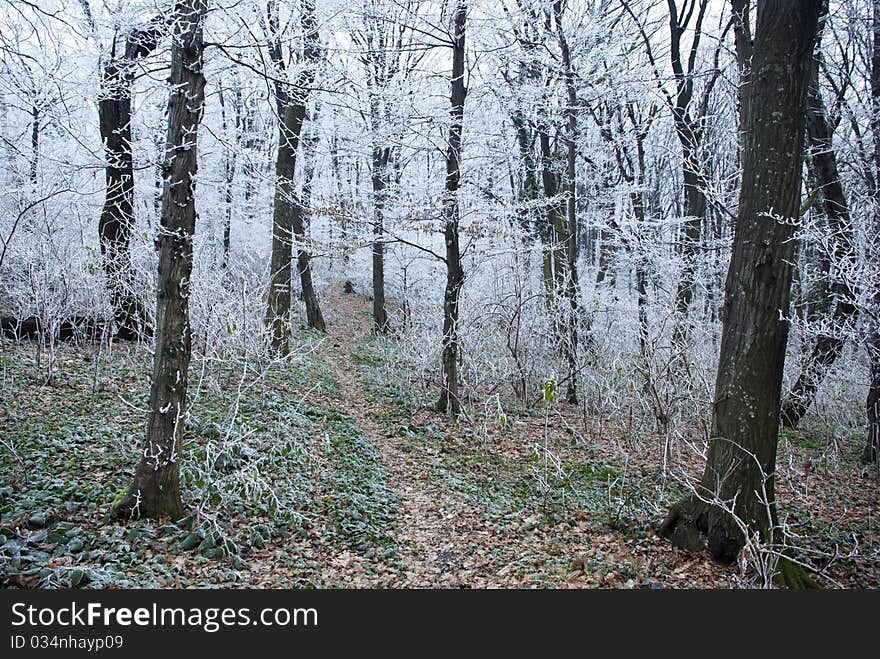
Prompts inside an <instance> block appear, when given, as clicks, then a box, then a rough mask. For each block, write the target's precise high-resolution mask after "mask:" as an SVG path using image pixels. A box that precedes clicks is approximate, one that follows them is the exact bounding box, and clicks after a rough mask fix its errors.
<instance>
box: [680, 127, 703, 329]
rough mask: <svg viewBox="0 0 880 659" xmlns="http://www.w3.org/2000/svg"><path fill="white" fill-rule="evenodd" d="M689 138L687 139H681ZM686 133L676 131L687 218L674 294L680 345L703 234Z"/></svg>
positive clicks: (693, 154)
mask: <svg viewBox="0 0 880 659" xmlns="http://www.w3.org/2000/svg"><path fill="white" fill-rule="evenodd" d="M685 134H690V135H691V137H688V136H684V135H685ZM692 134H693V133H692V131H690V130H689V129H685V128H681V129H679V139H680V140H681V143H682V152H683V158H684V165H683V167H682V173H683V176H684V214H685V216H686V217H687V220H685V223H684V232H683V235H682V243H681V254H682V261H683V266H682V271H681V278H680V279H679V282H678V288H677V289H676V292H675V311H676V314H677V315H678V322H677V324H676V326H675V336H676V342H677V343H680V342H681V341H683V340H684V339H685V338H686V337H687V335H688V331H687V323H686V320H687V317H688V313H689V310H690V307H691V302H693V299H694V287H695V282H696V272H697V259H698V257H699V255H700V237H701V236H702V234H703V218H704V216H705V215H706V195H705V193H704V192H703V189H702V187H701V185H700V176H699V173H698V172H697V170H696V166H697V163H696V158H697V154H696V148H695V147H694V146H692V145H690V144H689V141H691V140H693V139H696V138H694V137H692Z"/></svg>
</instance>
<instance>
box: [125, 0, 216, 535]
mask: <svg viewBox="0 0 880 659" xmlns="http://www.w3.org/2000/svg"><path fill="white" fill-rule="evenodd" d="M177 7H178V9H177V14H178V15H177V20H176V21H175V33H174V35H173V45H172V47H171V95H170V98H169V101H168V140H167V148H166V159H165V172H166V175H167V176H166V179H165V186H164V188H163V192H162V225H161V227H160V228H159V236H158V238H157V243H158V246H159V278H158V285H157V292H156V351H155V356H154V361H153V381H152V388H151V390H150V417H149V421H148V423H147V433H146V441H145V444H144V450H143V457H142V458H141V462H140V464H139V465H138V468H137V472H136V473H135V477H134V482H133V483H132V484H131V486H130V487H129V489H128V492H127V493H126V494H125V495H124V496H123V497H122V498H121V499H120V500H119V501H117V502H114V510H115V512H116V514H118V515H120V516H124V517H152V518H159V517H163V516H166V515H167V516H169V517H170V518H171V519H172V520H174V519H178V518H180V517H182V516H183V504H182V502H181V500H180V462H179V458H180V452H181V449H182V440H183V424H184V418H185V416H186V406H187V402H186V393H187V380H188V370H189V362H190V354H191V342H192V335H191V329H190V325H189V297H190V285H191V275H192V267H193V236H194V235H195V223H196V208H195V178H196V171H197V167H198V161H197V148H198V130H199V123H200V121H201V118H202V112H203V109H204V100H205V76H204V72H203V61H202V58H203V51H204V43H203V38H202V24H203V22H204V18H205V15H206V13H207V2H205V0H188V1H187V2H180V3H178V5H177Z"/></svg>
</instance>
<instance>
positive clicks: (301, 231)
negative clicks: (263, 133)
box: [291, 116, 327, 332]
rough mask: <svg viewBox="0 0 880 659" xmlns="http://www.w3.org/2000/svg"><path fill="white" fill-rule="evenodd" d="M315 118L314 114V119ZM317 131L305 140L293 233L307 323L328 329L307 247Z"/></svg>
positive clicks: (324, 330) (295, 204) (312, 326)
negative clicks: (313, 279) (316, 290)
mask: <svg viewBox="0 0 880 659" xmlns="http://www.w3.org/2000/svg"><path fill="white" fill-rule="evenodd" d="M314 120H315V117H314V116H313V117H312V121H314ZM317 137H318V136H317V133H315V134H314V135H313V137H311V138H310V139H307V140H305V141H304V142H303V148H304V152H303V160H304V162H305V166H304V167H303V180H302V190H301V191H300V195H299V197H298V198H297V199H296V200H295V202H294V205H293V218H292V220H291V222H292V225H293V233H294V235H295V236H296V240H297V249H296V265H297V272H298V273H299V281H300V286H301V287H302V297H303V302H305V305H306V322H307V323H308V325H309V327H311V328H312V329H316V330H318V331H319V332H326V331H327V327H326V326H325V324H324V316H323V315H322V314H321V305H320V303H319V302H318V294H317V293H316V292H315V285H314V284H313V282H312V254H311V252H310V251H309V249H308V247H307V246H306V240H307V239H308V236H307V231H306V229H307V227H308V217H307V215H306V213H307V211H308V208H309V206H310V205H311V200H312V175H313V174H314V171H315V149H316V148H317V141H318V140H317Z"/></svg>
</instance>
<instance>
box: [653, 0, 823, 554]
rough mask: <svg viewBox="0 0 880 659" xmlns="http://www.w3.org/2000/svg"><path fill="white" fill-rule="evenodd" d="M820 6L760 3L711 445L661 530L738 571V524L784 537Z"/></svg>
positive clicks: (778, 0) (797, 0)
mask: <svg viewBox="0 0 880 659" xmlns="http://www.w3.org/2000/svg"><path fill="white" fill-rule="evenodd" d="M819 5H820V0H764V1H763V2H761V3H760V5H759V6H758V20H757V31H756V36H755V41H754V45H753V48H754V51H753V57H752V75H751V83H750V85H749V101H748V103H749V107H750V112H749V124H748V127H747V131H746V135H745V138H746V143H745V161H744V163H743V178H742V188H741V191H740V203H739V213H738V216H737V223H736V230H735V234H734V243H733V254H732V257H731V263H730V269H729V271H728V275H727V284H726V288H725V316H724V329H723V333H722V338H721V355H720V360H719V365H718V377H717V380H716V384H715V406H714V412H713V419H712V439H711V441H710V444H709V453H708V460H707V464H706V469H705V472H704V474H703V478H702V481H701V483H700V485H699V486H698V488H697V491H696V492H695V493H694V494H693V495H692V496H690V497H688V498H686V499H684V500H683V501H681V502H680V503H678V504H676V505H675V506H673V507H672V509H671V510H670V512H669V515H668V516H667V518H666V520H665V521H664V523H663V525H662V526H661V529H660V533H661V535H663V536H664V537H667V538H669V539H671V540H672V542H673V544H675V545H677V546H681V547H685V548H688V549H692V550H700V549H703V548H705V549H707V550H708V552H709V554H710V555H711V556H712V558H713V559H715V560H717V561H719V562H722V563H727V564H729V563H732V562H733V561H734V560H736V557H737V555H738V554H739V551H740V549H742V547H743V546H744V544H745V542H746V537H745V535H744V533H743V531H742V529H741V527H740V524H739V523H742V524H744V525H746V527H747V528H748V530H749V533H750V534H751V533H758V534H759V535H760V538H761V539H762V541H764V542H772V541H773V540H775V539H778V538H777V537H776V533H775V526H776V504H775V494H774V472H775V469H776V447H777V439H778V433H779V414H780V410H779V408H780V395H781V388H782V372H783V367H784V362H785V347H786V340H787V338H788V324H787V321H785V320H784V316H785V315H786V314H787V313H788V308H789V297H790V290H791V276H792V268H791V262H792V257H793V253H794V249H795V242H794V240H793V236H794V230H795V226H794V224H795V221H796V220H797V218H798V216H799V213H800V189H801V169H802V165H803V140H804V114H805V112H804V111H805V108H806V95H807V88H808V85H809V76H810V63H811V59H812V54H813V46H814V43H815V38H816V28H817V22H818V16H819ZM771 212H772V214H773V215H772V217H771V216H770V215H769V214H770V213H771ZM738 522H739V523H738Z"/></svg>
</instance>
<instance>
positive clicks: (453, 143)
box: [437, 0, 467, 416]
mask: <svg viewBox="0 0 880 659" xmlns="http://www.w3.org/2000/svg"><path fill="white" fill-rule="evenodd" d="M466 20H467V4H466V3H465V0H458V2H457V3H456V6H455V15H454V17H453V30H454V32H453V35H452V91H451V94H450V98H449V100H450V106H451V107H450V125H449V144H448V148H447V152H446V195H445V199H444V202H443V217H444V219H445V224H444V232H443V235H444V238H445V241H446V289H445V291H444V293H443V355H442V363H443V386H442V388H441V391H440V400H439V401H438V402H437V410H438V411H440V412H446V413H450V414H452V415H453V416H458V415H460V414H461V412H462V406H461V397H460V395H459V388H458V385H459V382H458V357H459V354H458V353H459V339H458V301H459V296H460V294H461V287H462V285H463V284H464V269H463V268H462V264H461V251H460V249H459V235H458V225H459V220H460V217H459V207H458V188H459V185H460V183H461V133H462V128H463V125H464V102H465V96H466V94H467V90H466V89H465V86H464V57H465V26H466Z"/></svg>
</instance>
